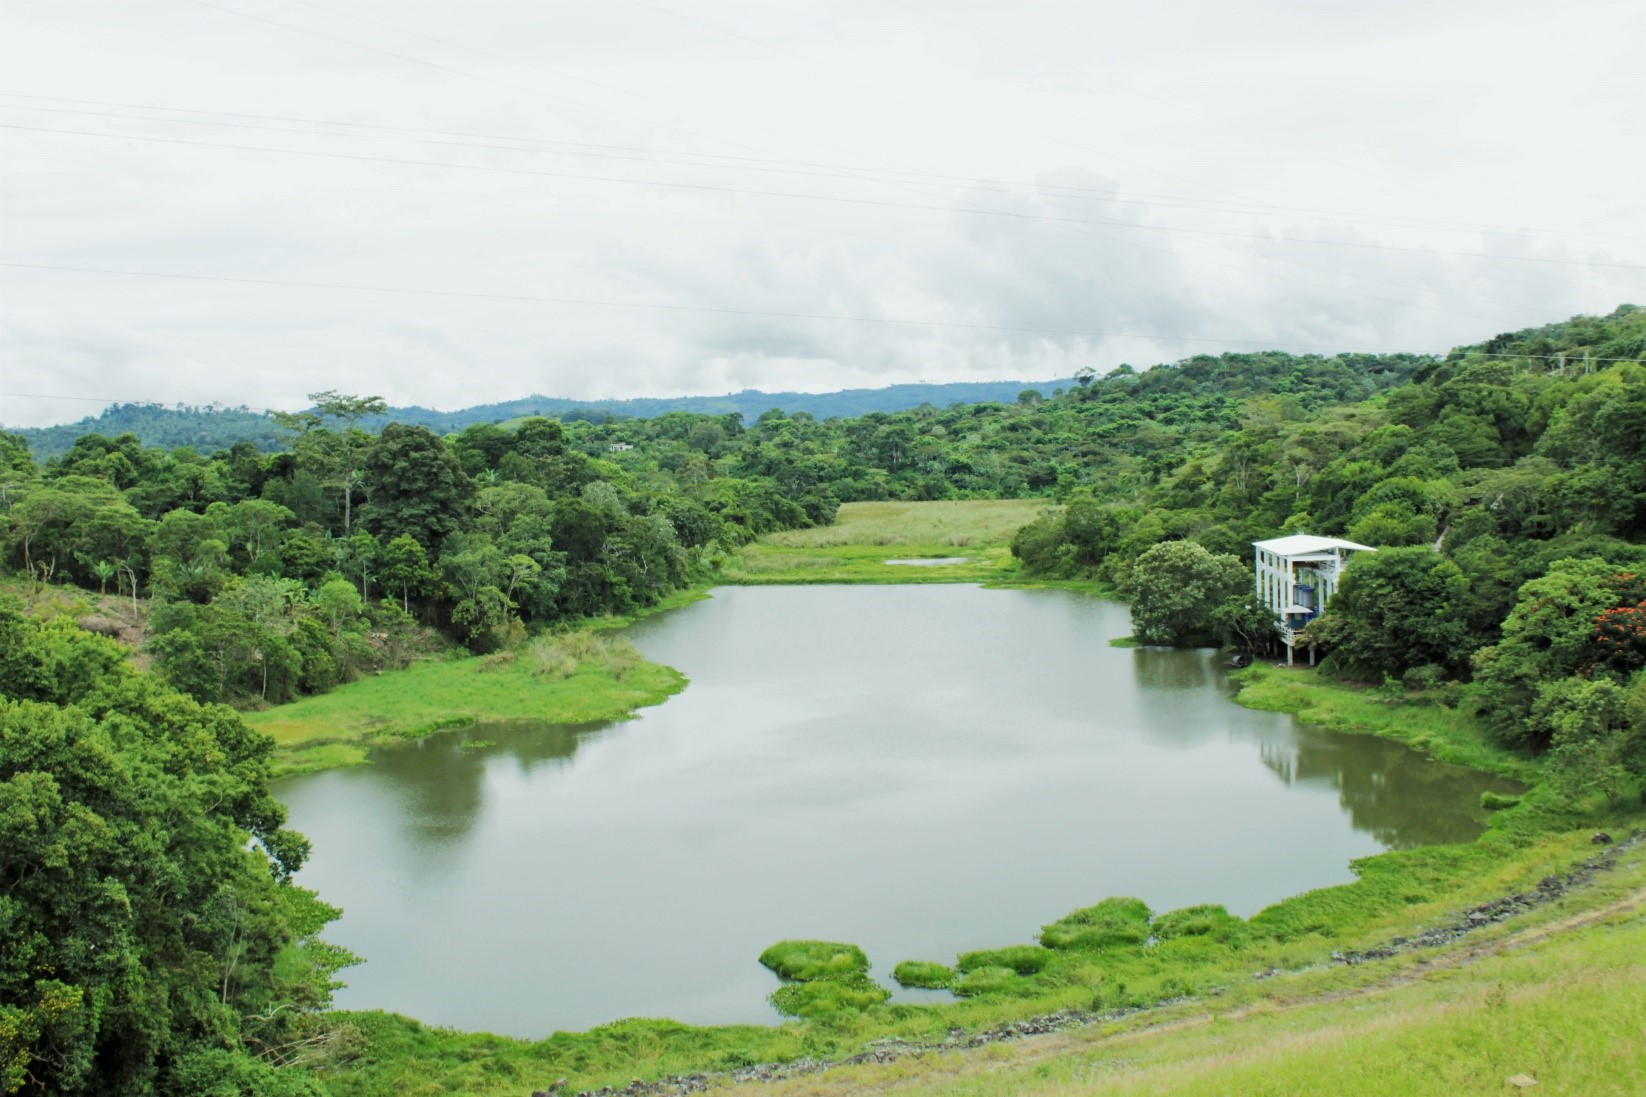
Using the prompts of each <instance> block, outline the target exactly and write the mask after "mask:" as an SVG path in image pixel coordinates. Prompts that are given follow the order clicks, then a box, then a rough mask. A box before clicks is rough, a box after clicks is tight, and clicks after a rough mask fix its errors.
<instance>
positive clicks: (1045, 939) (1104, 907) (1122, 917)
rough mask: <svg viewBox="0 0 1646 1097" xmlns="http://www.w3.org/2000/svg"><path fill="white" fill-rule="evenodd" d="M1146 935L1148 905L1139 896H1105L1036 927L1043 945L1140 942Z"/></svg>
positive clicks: (1119, 945)
mask: <svg viewBox="0 0 1646 1097" xmlns="http://www.w3.org/2000/svg"><path fill="white" fill-rule="evenodd" d="M1148 939H1149V907H1148V905H1147V904H1146V903H1144V902H1143V900H1141V899H1130V898H1115V899H1105V900H1103V901H1102V902H1101V903H1098V904H1097V905H1096V906H1090V907H1082V908H1081V909H1080V910H1077V911H1073V912H1072V913H1069V914H1065V915H1064V916H1063V917H1061V918H1059V919H1058V920H1057V921H1055V922H1053V923H1052V924H1051V925H1049V926H1043V927H1041V930H1040V943H1041V944H1043V945H1045V946H1046V947H1047V948H1059V949H1062V948H1069V949H1105V948H1125V947H1127V946H1130V945H1141V944H1143V943H1144V942H1145V941H1147V940H1148Z"/></svg>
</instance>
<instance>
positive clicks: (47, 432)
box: [17, 381, 1073, 461]
mask: <svg viewBox="0 0 1646 1097" xmlns="http://www.w3.org/2000/svg"><path fill="white" fill-rule="evenodd" d="M1072 383H1073V382H1072V381H1046V382H1023V381H949V382H934V383H925V382H922V383H919V384H906V385H888V386H886V387H885V388H878V389H843V390H841V391H839V392H761V391H760V390H758V389H744V390H743V391H742V392H733V393H727V394H726V395H725V396H659V397H638V398H634V399H628V400H568V399H565V398H563V397H555V396H526V397H522V398H521V399H518V400H505V401H503V402H502V403H497V404H476V405H475V406H473V407H468V408H459V409H458V410H456V411H439V410H436V409H435V408H425V407H418V406H415V405H414V406H411V407H390V408H385V409H384V410H383V411H382V412H381V413H374V414H371V415H367V416H364V417H362V418H361V419H360V421H359V423H358V426H360V428H361V429H363V430H366V431H368V432H373V433H375V432H376V431H378V430H381V429H382V428H383V427H385V426H387V425H388V424H389V423H407V424H411V425H415V426H421V427H428V428H429V429H430V430H432V431H434V432H435V433H437V434H448V433H450V432H452V431H457V430H462V429H463V428H464V427H469V426H473V425H474V424H476V423H498V422H508V421H511V420H517V419H530V418H534V417H538V416H546V417H552V418H555V419H560V420H565V421H571V420H587V421H589V422H595V423H602V422H605V421H606V420H608V419H645V418H651V417H653V416H657V415H664V414H667V413H668V412H671V411H685V412H692V413H695V414H698V415H727V414H730V413H732V412H736V413H737V414H739V415H742V416H743V417H744V418H748V419H752V418H754V417H755V416H757V415H760V414H762V413H764V412H767V411H770V410H771V409H773V408H777V409H778V410H780V411H785V412H790V413H793V412H805V413H807V414H808V415H813V416H816V417H817V418H820V419H827V418H833V417H839V416H853V415H867V414H869V413H870V412H875V411H903V410H905V409H907V408H912V407H918V406H919V405H921V404H928V403H929V404H952V403H981V402H988V401H998V400H1011V399H1014V398H1015V397H1016V396H1017V394H1018V393H1019V392H1021V391H1023V389H1025V388H1029V387H1037V386H1038V387H1039V388H1041V389H1044V390H1047V391H1050V390H1052V389H1056V388H1060V387H1066V386H1068V385H1070V384H1072ZM17 433H18V434H19V435H20V436H21V437H22V438H24V439H25V440H26V441H27V442H28V445H29V449H30V451H31V452H33V454H34V456H35V459H36V460H40V461H45V460H49V459H50V458H53V457H60V456H62V455H63V454H64V453H67V452H68V450H69V447H71V446H73V445H74V442H75V440H76V439H77V438H80V437H82V436H84V435H87V434H102V435H106V436H109V437H115V436H117V435H121V434H134V435H136V436H137V438H138V441H139V443H140V444H142V445H144V446H158V447H159V448H161V449H172V448H173V447H176V446H190V447H192V448H194V449H197V450H200V451H202V452H210V451H215V450H219V449H227V448H229V447H230V446H232V445H234V444H235V443H237V442H250V443H251V444H252V445H254V446H256V447H257V448H258V449H260V450H263V451H264V452H273V451H274V450H278V449H282V448H284V438H283V436H282V434H281V431H280V424H279V420H278V419H276V418H275V416H274V414H273V413H272V412H264V411H253V410H251V409H249V408H244V407H240V408H223V407H190V406H187V405H175V406H167V405H162V404H141V403H117V404H113V405H111V406H110V407H108V408H105V409H104V410H103V411H102V412H100V413H99V414H97V415H94V416H87V417H86V418H84V419H81V420H79V421H78V422H74V423H64V424H62V425H60V426H55V427H30V428H27V429H24V430H20V431H18V432H17Z"/></svg>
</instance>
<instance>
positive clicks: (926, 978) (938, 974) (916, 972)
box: [892, 960, 955, 990]
mask: <svg viewBox="0 0 1646 1097" xmlns="http://www.w3.org/2000/svg"><path fill="white" fill-rule="evenodd" d="M954 977H955V971H954V968H952V967H949V966H948V965H947V964H938V963H933V962H932V961H930V960H904V961H903V962H902V963H900V964H898V965H897V966H896V967H895V968H893V969H892V978H893V979H895V980H897V983H898V985H899V986H905V987H914V988H917V989H920V990H947V989H948V988H949V986H950V985H951V984H952V983H953V982H954Z"/></svg>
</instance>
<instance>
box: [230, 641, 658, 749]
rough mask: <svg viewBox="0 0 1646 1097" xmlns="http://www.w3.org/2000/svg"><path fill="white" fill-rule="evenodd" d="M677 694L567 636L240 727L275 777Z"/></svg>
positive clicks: (625, 657)
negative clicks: (478, 728)
mask: <svg viewBox="0 0 1646 1097" xmlns="http://www.w3.org/2000/svg"><path fill="white" fill-rule="evenodd" d="M685 686H686V678H685V676H684V675H682V674H681V673H680V672H679V671H677V670H675V669H674V668H672V667H666V666H661V665H659V664H657V663H648V662H646V661H645V660H643V659H641V658H640V657H639V656H638V655H637V654H636V653H635V652H634V649H633V648H632V647H631V646H629V645H628V643H627V642H626V641H623V640H620V639H619V640H616V641H614V640H612V639H609V638H605V637H601V636H598V635H597V634H595V633H592V632H582V633H569V634H566V635H563V636H549V637H542V638H540V639H539V640H537V641H533V642H529V643H527V644H525V645H522V646H521V647H520V648H519V649H515V650H510V651H505V652H500V653H498V654H496V655H485V656H475V657H470V658H464V659H448V660H441V661H431V662H425V663H417V664H414V665H413V666H410V667H408V668H406V669H405V670H398V671H389V672H387V673H384V674H380V675H376V676H373V677H370V678H363V679H361V680H360V681H357V682H350V683H348V684H347V685H344V686H339V687H338V688H337V689H335V690H332V691H331V692H330V693H323V694H319V695H317V696H314V697H305V698H303V699H302V700H300V701H294V702H292V703H291V704H289V705H281V706H280V707H279V708H273V709H268V710H265V711H263V712H252V713H247V714H246V723H248V724H249V725H251V726H252V727H254V728H256V729H257V730H258V731H261V732H263V733H265V734H267V735H269V736H271V737H273V739H274V741H275V744H276V753H275V770H276V773H277V774H279V775H289V774H293V773H304V772H309V771H312V770H318V769H329V768H332V767H334V766H346V765H353V764H356V763H358V762H362V761H364V760H365V757H366V751H367V750H368V749H369V748H370V747H372V746H373V745H379V744H383V743H390V742H394V741H396V740H405V739H415V738H420V737H422V736H424V735H427V734H429V733H431V732H434V731H438V730H440V729H441V728H449V727H461V726H463V725H466V724H472V723H475V722H477V721H481V720H541V721H545V722H549V723H557V724H582V723H592V722H595V721H600V720H617V719H621V718H623V717H624V716H627V715H629V714H630V713H632V712H633V711H634V710H635V709H637V708H643V707H645V706H647V705H655V704H659V703H661V702H662V701H664V700H665V699H667V698H668V697H670V696H672V695H673V694H675V693H678V692H680V690H682V689H684V688H685Z"/></svg>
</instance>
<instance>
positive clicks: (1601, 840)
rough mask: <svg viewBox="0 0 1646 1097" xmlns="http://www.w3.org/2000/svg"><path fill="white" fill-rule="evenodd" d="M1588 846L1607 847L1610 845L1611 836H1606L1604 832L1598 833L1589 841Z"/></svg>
mask: <svg viewBox="0 0 1646 1097" xmlns="http://www.w3.org/2000/svg"><path fill="white" fill-rule="evenodd" d="M1589 844H1590V845H1593V846H1609V845H1611V844H1612V836H1611V835H1610V834H1607V833H1606V832H1605V831H1604V830H1602V831H1598V832H1596V834H1595V836H1594V837H1593V838H1590V839H1589Z"/></svg>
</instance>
